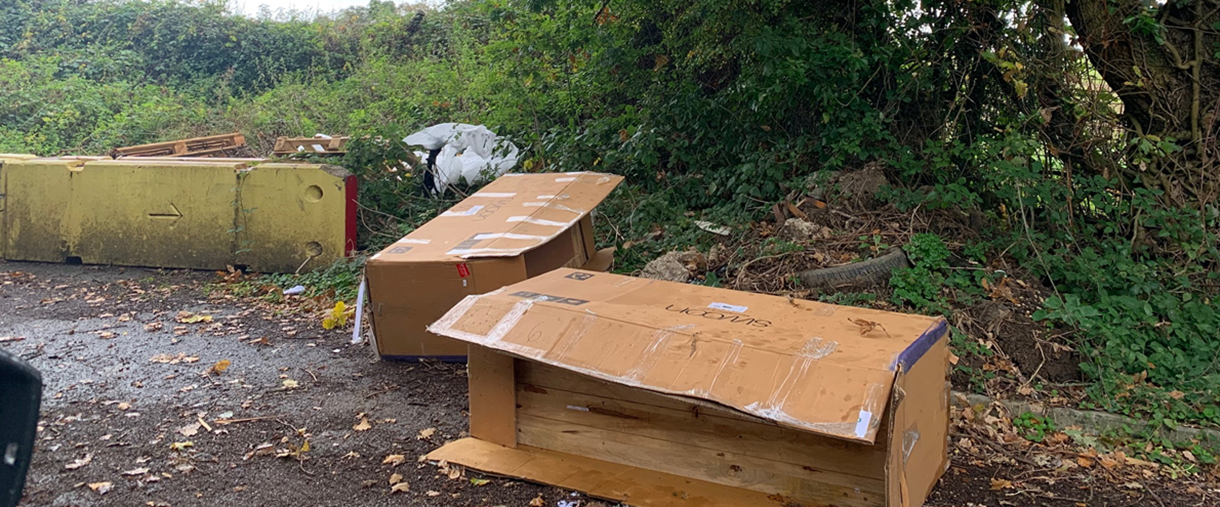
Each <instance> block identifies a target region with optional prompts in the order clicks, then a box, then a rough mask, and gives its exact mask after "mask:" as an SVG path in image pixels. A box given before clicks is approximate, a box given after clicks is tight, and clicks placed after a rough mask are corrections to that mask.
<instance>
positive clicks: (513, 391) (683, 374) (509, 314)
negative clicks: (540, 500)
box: [428, 269, 949, 507]
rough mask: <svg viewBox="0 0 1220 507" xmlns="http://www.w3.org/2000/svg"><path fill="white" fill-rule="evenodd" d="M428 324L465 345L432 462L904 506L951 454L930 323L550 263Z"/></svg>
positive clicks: (546, 476) (633, 496)
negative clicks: (445, 429)
mask: <svg viewBox="0 0 1220 507" xmlns="http://www.w3.org/2000/svg"><path fill="white" fill-rule="evenodd" d="M429 329H431V330H432V331H433V332H435V333H437V334H439V335H442V336H448V337H451V338H455V339H458V340H462V341H464V342H466V343H469V344H470V345H471V347H470V363H469V374H470V435H471V437H470V438H465V439H462V440H458V441H455V442H451V443H448V444H446V445H445V446H444V447H442V448H440V449H438V450H436V451H433V452H432V453H431V454H429V456H428V457H429V458H430V459H433V460H447V461H448V462H450V463H458V464H462V465H466V466H469V467H472V468H475V469H479V470H484V471H487V472H491V473H495V474H501V475H507V476H513V477H520V478H524V479H528V480H533V481H538V482H543V483H547V484H553V485H556V486H560V487H563V488H569V489H575V490H580V491H584V492H587V493H588V494H590V495H592V496H596V497H602V498H607V499H612V500H614V501H620V502H625V503H628V504H630V505H636V506H649V507H656V506H685V507H693V506H700V507H715V506H766V505H770V506H776V507H778V506H781V505H783V506H791V505H802V506H827V505H834V506H840V507H848V506H852V507H870V506H871V507H877V506H884V507H909V506H918V505H921V504H922V503H923V501H924V500H925V498H926V497H927V496H928V494H929V492H930V491H931V489H932V487H933V485H935V483H936V481H937V479H938V478H939V477H940V476H941V474H942V473H944V471H945V468H946V466H947V465H948V456H947V449H948V447H947V437H948V396H949V386H948V384H947V382H946V370H947V368H948V349H947V346H946V338H945V335H946V332H945V331H946V325H945V322H944V320H943V319H939V318H931V317H924V316H914V315H904V314H898V313H889V312H882V311H876V310H868V309H861V308H852V307H842V306H835V305H829V304H823V303H817V302H811V301H803V300H789V299H786V298H781V297H775V296H769V295H762V294H752V293H743V292H736V291H729V290H723V289H715V288H710V287H703V286H697V285H687V284H678V283H671V282H662V281H656V280H645V279H638V278H631V277H625V276H618V275H612V274H606V273H592V272H587V271H580V270H572V269H560V270H556V271H553V272H551V273H548V274H545V275H542V276H539V277H536V278H532V279H529V280H526V281H523V282H521V283H517V284H513V285H510V286H508V287H505V288H503V289H502V290H497V291H494V292H492V293H489V294H486V295H479V296H470V297H467V298H465V299H464V300H463V301H462V302H461V303H459V304H458V305H456V306H455V307H454V308H453V309H452V310H451V311H449V312H448V313H447V314H446V315H445V316H444V317H443V318H441V319H440V320H438V321H437V322H436V323H435V324H433V325H432V326H431V327H430V328H429Z"/></svg>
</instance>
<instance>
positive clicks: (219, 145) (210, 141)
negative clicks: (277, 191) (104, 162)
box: [111, 133, 246, 157]
mask: <svg viewBox="0 0 1220 507" xmlns="http://www.w3.org/2000/svg"><path fill="white" fill-rule="evenodd" d="M245 145H246V138H245V136H243V135H241V134H238V133H233V134H221V135H216V136H207V137H196V138H192V139H179V140H176V141H166V142H162V143H152V144H142V145H139V146H127V147H123V148H116V149H114V150H113V151H112V152H111V153H112V154H113V155H114V156H124V157H157V156H177V157H184V156H191V155H194V154H196V153H198V152H200V151H204V150H216V149H222V150H228V149H233V148H238V147H242V146H245Z"/></svg>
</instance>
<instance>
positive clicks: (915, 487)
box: [894, 338, 949, 505]
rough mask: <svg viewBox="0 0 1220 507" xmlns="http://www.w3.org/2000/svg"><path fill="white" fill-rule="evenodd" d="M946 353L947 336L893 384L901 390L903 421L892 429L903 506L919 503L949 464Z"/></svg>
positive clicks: (898, 408)
mask: <svg viewBox="0 0 1220 507" xmlns="http://www.w3.org/2000/svg"><path fill="white" fill-rule="evenodd" d="M948 354H949V349H948V344H947V339H946V338H941V339H940V340H938V341H937V342H936V343H935V344H934V345H932V346H931V347H930V348H929V349H928V352H927V353H926V354H925V355H924V357H923V358H922V359H921V360H920V361H919V362H918V363H916V364H914V365H913V366H912V367H911V369H910V371H904V372H902V373H900V374H899V376H898V380H897V381H896V383H895V386H896V388H897V389H899V390H900V391H901V393H902V394H901V396H902V401H901V402H900V403H899V404H898V407H897V412H899V413H900V414H901V421H902V422H901V423H899V425H898V426H896V427H895V428H894V442H895V443H896V444H899V445H898V447H897V450H898V451H899V454H898V456H897V458H898V459H899V463H900V465H899V466H900V467H901V473H902V477H901V479H900V481H901V483H902V484H905V487H904V488H903V496H904V498H903V501H904V503H903V504H902V505H922V504H923V502H924V500H926V499H927V497H928V495H929V494H931V492H932V487H933V486H934V485H935V484H936V481H937V480H938V479H940V476H941V475H942V474H944V473H945V468H946V467H947V466H948V464H949V456H948V445H947V444H946V442H947V440H946V439H947V438H948V436H949V416H948V413H949V385H948V384H947V383H946V381H945V378H946V376H947V373H946V370H947V368H948V367H949V360H948Z"/></svg>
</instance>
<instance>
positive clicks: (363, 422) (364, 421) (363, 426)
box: [352, 417, 373, 431]
mask: <svg viewBox="0 0 1220 507" xmlns="http://www.w3.org/2000/svg"><path fill="white" fill-rule="evenodd" d="M372 428H373V425H371V424H369V418H367V417H361V418H360V422H359V423H357V424H356V425H355V426H352V429H354V430H356V431H368V430H370V429H372Z"/></svg>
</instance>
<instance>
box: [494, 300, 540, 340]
mask: <svg viewBox="0 0 1220 507" xmlns="http://www.w3.org/2000/svg"><path fill="white" fill-rule="evenodd" d="M531 306H534V300H533V299H522V300H520V301H517V302H516V303H514V304H513V308H512V309H511V310H509V311H508V313H505V314H504V316H503V317H500V321H499V322H497V323H496V325H495V326H493V327H492V328H491V330H490V331H488V332H487V334H486V335H484V336H483V339H482V340H481V342H482V343H483V344H485V345H489V344H491V343H494V342H500V341H502V340H504V335H506V334H508V332H509V331H512V330H513V328H514V327H516V326H517V323H518V322H521V317H523V316H525V312H528V311H529V309H530V307H531ZM506 345H516V344H506ZM517 346H518V347H519V346H520V345H517ZM526 348H529V347H526Z"/></svg>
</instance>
